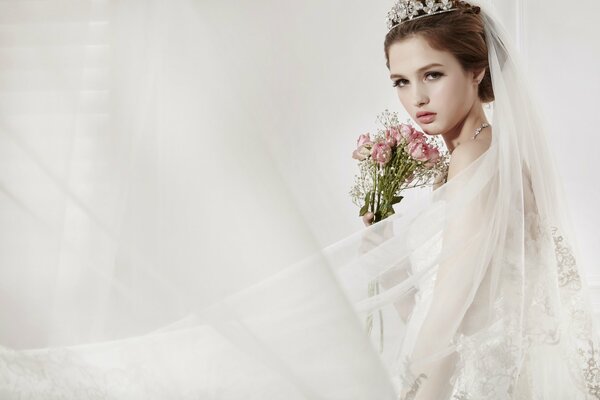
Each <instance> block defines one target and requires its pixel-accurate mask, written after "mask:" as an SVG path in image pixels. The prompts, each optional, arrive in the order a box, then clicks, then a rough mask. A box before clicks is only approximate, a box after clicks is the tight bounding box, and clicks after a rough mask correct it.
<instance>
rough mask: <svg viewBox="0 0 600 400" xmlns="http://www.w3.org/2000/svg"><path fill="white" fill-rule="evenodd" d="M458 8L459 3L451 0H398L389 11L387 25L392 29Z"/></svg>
mask: <svg viewBox="0 0 600 400" xmlns="http://www.w3.org/2000/svg"><path fill="white" fill-rule="evenodd" d="M458 9H459V7H458V4H453V2H452V1H451V0H439V1H437V0H425V2H423V1H422V0H397V1H396V4H394V6H393V7H392V9H391V10H390V11H389V12H388V15H387V27H388V29H389V30H391V29H392V28H394V27H396V26H398V25H400V24H402V23H403V22H406V21H412V20H414V19H418V18H422V17H428V16H430V15H435V14H441V13H445V12H448V11H454V10H458Z"/></svg>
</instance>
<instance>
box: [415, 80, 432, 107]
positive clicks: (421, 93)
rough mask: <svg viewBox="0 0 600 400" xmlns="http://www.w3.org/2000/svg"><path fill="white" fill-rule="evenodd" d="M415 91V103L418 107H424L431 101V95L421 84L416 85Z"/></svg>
mask: <svg viewBox="0 0 600 400" xmlns="http://www.w3.org/2000/svg"><path fill="white" fill-rule="evenodd" d="M414 88H415V89H414V90H415V92H414V93H413V99H414V104H415V106H416V107H422V106H423V105H425V104H427V103H429V97H428V96H427V93H425V89H424V88H423V87H422V86H421V85H415V86H414Z"/></svg>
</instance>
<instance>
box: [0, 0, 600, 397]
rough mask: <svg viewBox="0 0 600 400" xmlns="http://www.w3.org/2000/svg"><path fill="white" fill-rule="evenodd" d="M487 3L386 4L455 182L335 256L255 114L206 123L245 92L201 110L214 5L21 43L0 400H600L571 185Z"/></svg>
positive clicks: (402, 91)
mask: <svg viewBox="0 0 600 400" xmlns="http://www.w3.org/2000/svg"><path fill="white" fill-rule="evenodd" d="M33 3H35V5H34V4H33ZM33 3H32V4H28V5H23V6H22V5H19V7H26V6H28V7H33V6H36V7H46V8H42V9H41V11H44V12H47V13H48V15H49V16H53V17H55V16H56V15H58V13H57V12H56V10H55V9H54V8H53V7H51V8H47V5H45V4H44V5H39V4H37V3H36V2H33ZM109 3H110V4H109ZM477 3H480V4H479V5H476V4H475V1H473V2H472V3H466V2H450V1H447V0H439V1H431V0H427V1H414V0H400V1H399V2H397V3H396V4H395V5H394V7H393V9H392V11H391V12H390V14H389V15H388V33H387V36H386V40H385V54H386V57H387V61H388V68H389V71H390V76H391V79H392V82H393V85H394V86H395V90H396V91H397V93H398V96H399V98H400V102H401V103H402V105H403V106H404V108H405V109H406V111H407V112H408V113H409V115H410V116H411V117H413V118H414V119H415V121H417V122H418V123H419V125H420V126H421V127H422V129H423V130H424V131H425V132H426V133H427V134H429V135H442V137H443V139H444V141H445V143H446V146H447V147H448V149H449V150H450V151H451V152H452V157H451V165H450V168H449V171H448V176H447V177H446V179H444V180H442V181H440V182H438V185H437V187H436V188H435V190H433V191H431V192H429V193H427V197H426V198H424V199H423V201H421V202H419V203H418V204H415V205H414V207H411V208H410V209H409V208H406V209H402V208H401V210H399V212H397V213H396V214H393V215H392V216H391V217H389V218H387V219H384V220H383V221H379V222H377V223H375V224H372V225H369V221H368V220H366V221H365V223H366V224H367V225H369V226H368V227H366V228H364V229H363V230H361V231H359V232H356V233H355V234H353V235H350V236H348V237H345V238H343V239H342V240H340V241H338V242H336V243H333V244H331V245H330V246H328V247H326V248H319V247H318V246H316V245H315V240H314V237H313V236H312V235H311V233H310V231H309V229H307V227H306V224H305V221H304V218H303V216H302V214H301V213H300V212H299V211H298V209H297V208H296V207H295V205H294V203H293V201H292V200H291V199H290V192H289V190H288V188H287V187H285V185H282V184H281V177H280V176H279V175H278V173H277V168H274V163H272V162H271V161H272V160H271V157H270V154H269V152H268V146H265V144H264V143H262V142H261V141H260V140H259V139H258V138H255V137H250V136H252V135H248V131H247V130H244V129H242V128H241V127H245V126H246V125H247V124H250V123H251V122H252V121H249V120H244V119H242V118H241V117H239V116H237V115H236V116H232V115H231V114H230V113H227V115H226V117H228V118H223V116H222V115H219V114H218V112H214V113H213V112H206V113H201V114H199V113H198V112H197V110H198V109H204V108H208V109H209V110H213V109H212V108H210V107H213V106H214V105H215V104H217V105H219V106H221V107H222V105H223V104H227V103H226V102H227V101H228V100H229V99H230V98H229V97H227V96H226V95H223V96H216V97H215V98H210V99H209V100H207V99H206V98H205V97H203V95H204V93H205V92H206V90H207V88H213V89H214V88H217V89H219V93H221V91H222V87H219V83H220V82H222V81H220V80H219V79H218V78H223V79H225V77H224V76H223V74H224V72H223V71H221V70H219V69H218V68H212V69H211V65H212V64H211V63H207V62H206V60H207V59H208V58H210V57H211V56H215V57H224V56H225V53H226V52H225V51H224V50H223V49H221V48H218V46H215V45H214V43H212V42H211V40H210V39H211V38H210V36H209V35H207V34H206V33H207V31H206V29H207V27H209V28H212V27H213V26H211V25H210V21H208V19H207V20H202V17H204V15H203V14H202V13H199V12H198V7H199V6H200V4H201V2H197V1H188V0H172V1H169V2H165V1H158V0H156V1H154V0H153V1H140V0H123V1H119V2H106V3H103V2H94V7H89V8H86V7H81V5H80V4H79V2H77V7H69V4H68V2H67V3H65V5H63V7H64V8H63V9H62V11H64V12H65V13H66V14H65V15H68V16H69V18H68V20H69V22H70V21H71V18H72V19H73V20H76V19H77V17H78V16H79V15H80V14H81V15H83V18H87V19H89V21H88V20H86V19H84V20H85V21H87V22H90V21H92V20H93V23H90V24H78V23H69V24H65V26H61V29H57V26H55V25H54V24H52V26H50V28H52V32H51V34H49V33H48V32H47V31H45V29H48V24H41V25H43V27H40V28H39V29H40V31H34V30H33V29H34V26H35V24H22V25H23V26H21V25H19V26H16V24H15V26H12V25H11V26H7V27H6V29H15V30H16V31H15V32H13V33H14V34H15V37H19V38H21V37H22V38H23V40H24V41H25V42H26V43H27V44H28V46H30V47H31V46H33V43H38V42H39V43H41V44H40V48H41V49H42V50H43V51H37V52H33V51H32V52H31V53H27V54H25V53H19V54H16V55H14V59H13V60H11V62H14V63H18V62H21V63H24V65H25V66H26V67H27V68H23V70H24V71H26V72H24V73H25V76H26V77H27V79H23V80H22V82H21V81H20V82H17V83H15V87H18V86H17V84H21V85H24V86H23V87H22V88H21V89H24V90H21V91H17V90H11V91H7V93H5V96H7V98H8V100H10V101H7V104H8V103H10V104H11V107H12V108H11V109H10V110H9V111H10V112H9V113H6V115H5V114H3V117H5V119H3V122H4V125H3V127H2V128H3V133H5V135H4V136H2V140H4V142H3V143H2V144H3V145H2V151H3V158H2V161H3V162H7V163H8V162H10V163H11V164H2V168H0V173H2V174H3V175H2V177H1V178H2V179H1V180H2V190H3V194H4V196H3V197H0V201H1V202H2V207H1V209H2V211H3V214H2V222H3V224H2V229H3V231H2V232H3V236H2V237H3V240H2V241H1V243H0V244H1V245H2V246H3V247H2V251H0V265H2V268H1V269H0V282H1V285H2V289H1V292H0V293H1V295H2V305H1V307H0V326H1V328H0V397H1V398H2V399H24V398H26V399H36V400H37V399H44V400H47V399H61V400H81V399H111V400H112V399H123V400H132V399H133V400H135V399H144V400H151V399H156V400H164V399H214V400H237V399H244V400H252V399H256V400H259V399H260V400H264V399H275V400H278V399H285V400H301V399H357V400H358V399H389V400H398V399H400V400H415V399H418V400H429V399H432V400H434V399H435V400H438V399H443V400H459V399H462V400H465V399H473V400H489V399H496V400H506V399H528V400H530V399H536V400H537V399H544V400H557V399H569V400H573V399H582V400H583V399H598V398H600V355H598V346H599V345H600V338H599V337H598V330H597V326H596V324H597V322H596V321H595V320H594V319H593V318H592V313H591V309H590V302H589V294H588V289H587V285H586V282H585V280H584V276H583V275H582V274H581V273H580V271H581V268H580V264H579V257H578V256H577V254H576V252H575V248H576V246H575V243H574V235H573V233H572V230H571V227H570V219H569V216H568V215H567V214H566V209H567V207H566V206H565V204H564V193H563V192H562V188H561V184H560V181H559V179H558V172H557V169H556V166H555V164H554V162H553V160H552V157H551V153H550V150H549V147H548V146H547V144H546V135H545V132H544V128H543V126H542V125H541V120H540V119H539V118H538V117H537V115H536V114H535V108H534V106H533V105H532V104H531V103H530V101H529V99H528V96H527V86H526V84H525V82H524V81H523V80H522V78H521V72H520V67H519V60H518V56H517V53H516V52H515V51H514V50H513V49H512V47H511V44H510V42H509V40H508V39H507V35H506V33H505V32H504V30H503V28H502V26H501V25H500V24H499V22H498V21H499V19H498V18H497V17H496V16H495V15H494V10H493V8H492V6H491V5H488V4H487V3H485V2H479V1H478V2H477ZM215 4H216V3H215ZM223 4H225V3H223ZM71 5H72V4H71ZM103 5H104V6H106V9H104V8H103V7H104V6H103ZM57 7H58V5H57ZM221 7H223V8H221ZM226 7H227V5H221V4H220V5H219V6H216V5H215V6H214V9H211V10H210V11H211V12H214V13H219V12H222V13H223V16H226V17H227V20H228V21H229V22H231V24H225V26H224V27H222V28H223V30H222V31H221V30H220V31H219V33H222V34H224V33H225V32H230V31H235V28H236V27H237V24H238V23H239V21H237V20H235V19H232V20H229V18H230V17H231V15H230V14H229V13H228V12H227V10H228V9H227V8H226ZM223 10H225V11H223ZM39 11H40V10H36V12H34V13H31V15H33V16H35V18H41V17H39V16H40V15H42V14H43V13H38V12H39ZM19 12H21V13H22V12H23V9H22V8H18V10H16V11H15V15H21V14H19ZM35 18H34V19H35ZM267 18H268V17H267ZM199 21H201V22H202V23H198V22H199ZM41 25H40V26H41ZM11 32H12V31H11ZM244 32H251V31H244ZM235 34H238V33H237V32H236V33H235ZM236 39H239V37H236ZM60 40H63V41H64V43H66V44H67V45H68V46H70V47H65V45H63V46H55V45H54V43H63V42H61V41H60ZM74 40H75V41H76V44H80V42H81V43H84V44H89V46H88V47H85V51H79V50H78V49H79V47H77V45H74V44H73V43H74V42H73V41H74ZM36 41H38V42H36ZM88 41H89V42H88ZM48 43H50V44H52V45H51V46H48ZM65 48H67V49H71V50H72V51H65ZM107 49H110V52H109V51H107ZM23 54H25V56H24V55H23ZM36 57H38V58H36ZM32 59H33V60H34V61H35V63H34V64H35V65H36V68H38V69H39V70H35V71H33V72H32V70H31V65H32V63H31V60H32ZM28 63H29V64H28ZM433 63H435V64H436V65H432V64H433ZM232 64H235V63H232ZM234 67H236V68H238V67H239V65H234ZM36 71H37V72H36ZM74 71H75V72H74ZM107 71H109V72H110V73H109V72H107ZM236 73H238V74H239V73H240V71H239V69H238V70H237V71H236ZM28 74H30V75H28ZM36 74H39V75H36ZM32 77H33V78H35V79H33V78H32ZM215 82H216V83H215ZM244 83H245V82H244ZM244 83H240V84H244ZM36 85H40V86H39V87H38V86H36ZM11 88H12V86H11ZM33 89H36V90H33ZM9 92H10V93H9ZM48 93H51V95H48ZM215 93H216V91H215ZM11 96H13V97H11ZM235 97H236V96H232V98H235ZM13 100H14V101H13ZM252 101H254V99H252ZM223 108H227V107H223ZM2 110H3V111H4V109H2ZM422 113H429V114H428V115H421V114H422ZM237 118H240V119H239V121H238V119H237ZM237 122H239V123H240V125H235V123H237ZM218 129H223V131H224V132H226V133H227V134H217V135H215V134H213V133H214V132H215V130H218ZM40 132H41V133H43V134H40ZM199 133H200V134H199ZM219 133H221V132H219ZM15 166H17V167H18V168H16V167H15ZM16 170H18V171H19V173H18V174H17V175H18V176H16V175H15V172H14V171H16ZM11 171H12V175H11ZM5 174H6V175H5ZM15 177H16V179H15ZM373 282H374V285H375V290H374V291H373V292H370V291H368V290H367V288H369V287H371V286H370V285H373Z"/></svg>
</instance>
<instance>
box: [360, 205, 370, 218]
mask: <svg viewBox="0 0 600 400" xmlns="http://www.w3.org/2000/svg"><path fill="white" fill-rule="evenodd" d="M367 211H369V203H367V204H365V205H364V206H362V208H361V209H360V211H359V213H358V216H359V217H362V216H363V215H365V214H366V213H367Z"/></svg>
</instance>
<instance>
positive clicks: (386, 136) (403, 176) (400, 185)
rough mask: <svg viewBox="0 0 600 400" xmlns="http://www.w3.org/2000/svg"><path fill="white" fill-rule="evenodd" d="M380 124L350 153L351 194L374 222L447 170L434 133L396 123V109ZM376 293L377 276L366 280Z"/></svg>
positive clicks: (371, 292)
mask: <svg viewBox="0 0 600 400" xmlns="http://www.w3.org/2000/svg"><path fill="white" fill-rule="evenodd" d="M377 120H378V121H379V122H380V123H381V124H382V125H383V128H381V129H380V130H379V131H378V132H377V134H375V135H374V137H373V138H371V135H370V133H365V134H362V135H360V136H359V138H358V141H357V144H356V145H357V148H356V150H354V152H353V154H352V157H353V158H354V159H356V160H358V161H359V171H360V173H359V175H357V176H356V182H355V185H354V187H353V188H352V190H351V191H350V195H351V196H352V200H353V201H354V203H355V204H356V205H357V206H359V207H361V208H360V212H359V216H361V217H362V216H363V215H365V214H366V213H367V212H370V213H372V214H373V223H376V222H378V221H381V220H383V219H385V218H387V217H389V216H390V215H392V214H394V213H395V212H394V208H393V205H394V204H397V203H399V202H400V201H401V200H402V199H403V198H404V197H403V196H402V195H401V194H402V192H403V191H404V190H406V189H410V188H416V187H424V186H430V185H433V184H434V183H435V182H437V181H438V179H439V178H440V177H445V176H446V175H447V173H448V166H449V158H450V157H449V155H448V152H447V151H442V150H440V149H441V148H442V145H441V143H440V142H439V140H438V139H437V138H436V137H427V136H426V135H425V134H424V133H423V132H420V131H418V130H416V129H415V128H414V127H413V126H412V125H411V124H410V123H408V122H407V123H403V124H401V123H399V122H398V116H397V114H396V113H390V112H389V111H388V110H385V111H384V112H383V113H382V114H380V115H379V116H378V117H377ZM375 294H379V282H378V280H377V279H375V280H373V281H371V282H369V286H368V296H369V297H371V296H373V295H375ZM366 324H367V332H368V333H369V334H370V333H371V330H372V328H373V315H372V313H371V314H369V315H368V316H367V321H366ZM379 326H380V339H379V342H380V352H382V351H383V316H382V312H381V310H379Z"/></svg>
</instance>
